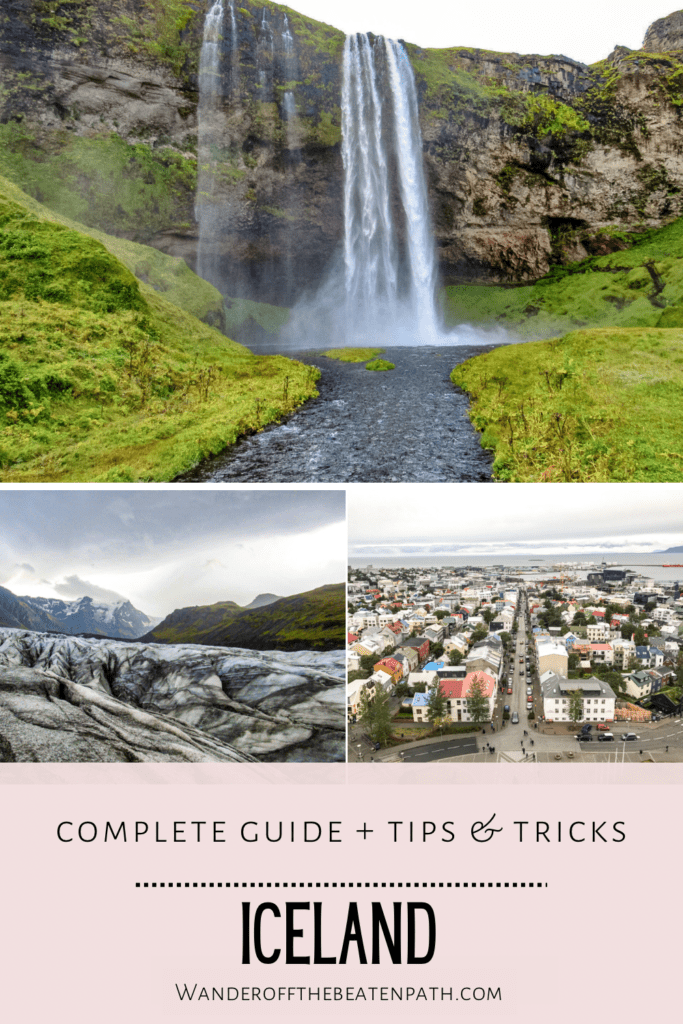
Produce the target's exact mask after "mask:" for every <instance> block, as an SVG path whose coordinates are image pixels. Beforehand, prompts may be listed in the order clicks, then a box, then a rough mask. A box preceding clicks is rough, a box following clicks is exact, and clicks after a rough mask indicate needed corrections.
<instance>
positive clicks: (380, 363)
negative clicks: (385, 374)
mask: <svg viewBox="0 0 683 1024" xmlns="http://www.w3.org/2000/svg"><path fill="white" fill-rule="evenodd" d="M365 369H366V370H375V371H380V372H381V371H383V370H395V369H396V364H395V363H390V362H389V361H388V360H387V359H373V360H372V361H371V362H369V363H366V364H365Z"/></svg>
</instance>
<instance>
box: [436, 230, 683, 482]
mask: <svg viewBox="0 0 683 1024" xmlns="http://www.w3.org/2000/svg"><path fill="white" fill-rule="evenodd" d="M605 234H606V237H611V238H615V237H616V239H617V241H618V243H619V244H620V245H621V246H629V245H630V248H625V249H623V250H622V251H618V252H612V253H609V254H607V255H604V256H593V257H589V258H588V259H585V260H583V261H581V262H579V263H574V264H570V265H568V266H566V267H555V268H554V269H553V270H552V271H551V273H550V274H548V275H547V277H545V278H543V279H541V280H540V281H538V282H536V284H534V285H528V286H524V287H519V288H499V287H481V286H463V287H458V288H449V289H446V294H445V297H444V308H445V311H446V317H447V320H448V322H449V323H451V324H454V323H457V322H460V323H462V322H468V323H475V324H477V323H478V324H483V325H487V326H498V325H502V326H505V327H506V328H508V329H511V330H512V331H513V333H514V334H515V335H517V336H518V337H520V338H529V337H532V338H533V337H536V338H538V337H539V336H541V337H543V336H544V335H545V336H547V335H550V334H553V333H557V334H560V333H563V332H570V333H567V334H566V335H565V336H564V337H555V338H552V339H551V340H548V341H545V342H541V341H537V342H535V343H533V344H526V345H513V346H509V347H505V348H501V349H497V350H496V351H495V352H492V353H489V354H487V355H482V356H479V357H477V358H475V359H473V360H469V361H468V362H467V363H465V364H463V365H462V366H461V367H458V368H456V370H455V371H454V372H453V374H452V380H453V381H454V383H456V384H459V385H460V386H461V387H463V388H464V389H465V390H466V391H468V392H470V394H471V395H472V396H473V407H472V412H471V418H472V421H473V423H474V424H475V426H477V428H478V429H480V430H482V431H483V437H482V444H483V445H484V447H486V448H490V449H492V450H493V451H494V452H495V462H494V473H495V475H496V477H498V478H499V479H502V480H542V481H546V480H583V481H586V480H670V481H674V480H681V479H683V450H682V447H681V436H682V434H681V428H680V417H678V416H677V413H676V410H677V408H678V407H679V405H680V402H681V397H682V395H683V391H682V385H683V352H682V351H681V344H682V340H683V219H679V220H676V221H674V222H673V223H672V224H669V225H668V226H666V227H664V228H659V229H656V230H652V231H647V232H643V233H642V234H641V235H636V236H630V237H629V236H625V235H623V234H622V233H619V232H616V231H615V232H613V233H611V234H609V235H608V233H607V232H606V233H605ZM577 327H582V328H585V329H583V330H578V331H577V330H576V328H577Z"/></svg>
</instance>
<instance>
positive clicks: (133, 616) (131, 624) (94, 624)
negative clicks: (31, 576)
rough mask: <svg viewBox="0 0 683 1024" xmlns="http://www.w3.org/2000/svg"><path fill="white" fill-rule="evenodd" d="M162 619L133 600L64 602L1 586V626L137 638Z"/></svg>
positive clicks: (125, 638)
mask: <svg viewBox="0 0 683 1024" xmlns="http://www.w3.org/2000/svg"><path fill="white" fill-rule="evenodd" d="M158 622H159V619H158V618H152V617H151V616H149V615H145V613H144V612H141V611H138V609H137V608H134V607H133V605H132V604H131V603H130V601H126V600H121V601H117V602H113V603H107V602H104V601H95V600H94V599H93V598H92V597H79V598H77V599H76V600H75V601H62V600H60V599H59V598H54V597H17V596H16V595H15V594H13V593H12V592H11V591H9V590H7V589H6V588H5V587H0V626H9V627H11V628H14V629H30V630H35V631H38V632H48V631H49V632H51V633H66V634H68V635H70V636H76V635H78V634H79V633H89V634H92V635H95V636H107V637H114V638H120V639H123V640H136V639H137V638H138V637H139V636H140V634H141V633H144V632H145V630H148V629H150V627H153V626H155V625H156V624H157V623H158Z"/></svg>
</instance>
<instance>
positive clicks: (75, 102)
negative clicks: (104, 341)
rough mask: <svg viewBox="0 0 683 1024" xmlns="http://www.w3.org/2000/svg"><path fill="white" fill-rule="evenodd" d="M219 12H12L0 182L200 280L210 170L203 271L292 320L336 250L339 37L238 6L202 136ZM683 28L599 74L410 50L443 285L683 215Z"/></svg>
mask: <svg viewBox="0 0 683 1024" xmlns="http://www.w3.org/2000/svg"><path fill="white" fill-rule="evenodd" d="M208 6H210V4H208V3H206V2H200V0H109V2H108V3H107V4H104V3H102V2H101V0H62V2H61V3H60V2H58V0H6V2H5V3H4V4H3V13H2V15H0V72H1V74H2V82H3V86H2V90H0V150H1V153H0V173H5V174H6V175H7V176H10V177H12V178H13V179H14V180H15V181H17V182H18V183H20V184H21V185H22V187H23V188H24V189H26V190H27V191H29V192H31V194H33V195H35V196H36V198H38V199H40V200H41V201H42V202H44V203H46V204H47V205H49V206H52V207H53V208H55V209H58V210H59V211H60V212H63V213H65V214H67V215H69V216H72V217H73V218H74V219H77V220H80V221H81V222H85V223H88V224H91V225H93V226H97V227H100V228H102V229H103V230H106V231H107V232H109V233H111V234H118V235H121V236H125V237H129V238H133V239H134V240H137V241H143V242H146V243H149V244H152V245H154V246H156V247H157V248H159V249H161V250H163V251H164V252H167V253H170V254H172V255H176V256H183V257H184V258H185V259H186V260H187V262H188V263H189V264H190V266H192V267H193V269H194V267H195V265H196V260H197V244H198V231H197V222H196V217H195V198H196V188H197V180H198V173H197V172H198V154H199V164H200V167H199V171H200V174H199V178H200V187H201V190H202V191H203V192H204V199H203V202H204V203H205V204H209V205H210V211H209V212H210V220H211V222H212V224H213V230H212V231H211V232H209V238H208V243H207V250H206V252H205V254H204V260H205V262H206V265H207V266H209V267H210V268H211V271H212V274H213V276H215V277H217V276H220V278H221V280H222V282H223V284H224V290H225V291H226V293H227V294H232V295H240V294H241V295H249V296H251V297H254V298H259V299H261V300H262V301H267V302H274V303H288V302H291V301H292V300H293V299H294V297H295V296H296V295H298V294H300V293H301V291H302V290H303V289H305V288H310V287H312V286H315V285H316V284H317V283H318V282H319V281H320V279H321V276H322V274H323V273H324V270H325V267H326V266H327V264H328V263H329V261H330V259H331V258H332V256H333V254H334V252H335V250H336V248H337V247H338V244H339V241H340V238H341V235H342V229H343V225H342V192H341V190H342V177H343V169H342V161H341V146H340V141H341V110H340V102H341V56H342V50H343V41H344V40H343V35H342V34H341V33H339V32H337V31H336V30H335V29H333V28H330V27H328V26H325V25H321V24H319V23H316V22H313V21H311V20H310V19H306V18H303V17H302V16H301V15H299V14H297V13H296V12H294V11H291V10H289V9H288V8H284V7H282V6H280V5H277V4H273V3H266V4H265V5H264V4H263V3H258V4H257V3H253V2H252V0H244V2H243V3H240V5H239V6H237V5H235V6H234V8H233V11H234V18H235V22H234V24H235V29H236V32H233V30H232V22H231V12H230V9H229V4H228V3H227V2H226V3H225V4H224V7H225V25H224V30H223V34H222V39H221V41H220V44H219V45H220V51H221V61H220V72H219V74H218V76H217V81H216V84H217V99H216V102H215V104H214V106H213V108H212V110H211V116H210V118H209V119H208V120H209V130H208V133H207V131H206V123H207V122H206V117H205V121H204V137H203V139H199V138H198V75H199V59H200V51H201V44H202V33H203V25H204V17H205V13H206V10H207V7H208ZM264 10H265V18H264V16H263V12H264ZM285 15H286V16H287V25H285ZM677 18H680V15H672V16H671V17H670V18H669V19H663V20H662V21H661V22H657V23H656V24H655V25H654V26H653V27H652V29H651V30H650V31H649V33H648V37H647V40H646V42H647V45H648V48H650V49H653V48H654V47H655V46H656V47H657V51H656V52H647V51H645V50H644V51H629V50H627V49H626V48H623V47H617V49H616V50H615V51H614V52H613V53H612V54H611V55H610V56H609V57H608V58H607V59H606V60H605V61H602V62H600V63H599V64H597V65H593V66H592V67H590V68H587V67H585V66H583V65H580V64H577V63H576V62H574V61H572V60H569V59H568V58H564V57H537V56H531V57H524V56H520V55H517V54H496V53H489V52H487V51H482V50H468V49H459V48H455V49H449V50H438V51H435V50H431V51H430V50H421V49H419V48H417V47H414V46H410V45H407V50H408V53H409V56H410V59H411V61H412V64H413V67H414V70H415V76H416V83H417V87H418V94H419V98H420V116H421V123H422V131H423V138H424V150H425V157H426V164H427V170H428V180H429V187H430V198H431V206H432V215H433V220H434V225H435V232H436V238H437V245H438V251H439V257H440V263H441V269H442V274H443V278H444V281H445V283H455V282H457V281H463V280H466V281H467V280H469V281H521V280H532V279H534V278H537V277H539V276H541V275H542V274H543V273H545V272H546V271H547V269H548V267H549V266H550V264H551V263H553V262H562V261H566V260H568V259H576V258H580V257H581V256H583V255H585V254H586V253H593V252H607V251H610V250H611V249H614V248H617V247H619V246H620V245H622V244H623V243H622V242H620V241H619V239H618V238H617V237H616V236H615V229H623V228H626V229H627V230H632V229H634V228H636V229H637V227H638V226H640V225H643V224H644V225H653V224H660V223H662V221H664V220H666V219H667V218H671V217H675V216H678V215H679V214H680V213H681V195H683V169H682V168H681V161H680V154H681V150H682V148H683V126H682V123H681V113H680V112H681V104H682V103H683V92H682V90H681V84H680V83H681V82H682V81H683V49H681V50H678V49H677V46H678V43H680V42H683V39H679V35H680V31H679V28H677V25H678V22H677V21H676V19H677ZM287 32H289V34H290V36H291V40H292V43H291V46H289V44H288V41H287V39H286V35H287ZM664 49H666V52H664V53H663V52H661V51H662V50H664ZM200 150H201V152H199V151H200Z"/></svg>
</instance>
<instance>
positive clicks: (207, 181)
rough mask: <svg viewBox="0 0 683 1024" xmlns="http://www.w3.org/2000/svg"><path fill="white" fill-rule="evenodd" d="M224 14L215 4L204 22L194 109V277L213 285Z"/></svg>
mask: <svg viewBox="0 0 683 1024" xmlns="http://www.w3.org/2000/svg"><path fill="white" fill-rule="evenodd" d="M224 20H225V10H224V8H223V0H215V3H214V4H213V6H212V7H211V8H210V10H209V12H208V14H207V15H206V20H205V21H204V39H203V42H202V49H201V53H200V56H199V104H198V108H197V123H198V127H197V136H198V138H197V165H198V167H197V199H196V202H195V218H196V220H197V225H198V229H199V240H198V243H197V274H198V275H199V276H200V277H203V278H204V279H205V280H207V281H212V283H215V281H214V280H213V278H214V277H215V267H214V259H213V255H212V249H213V246H212V245H211V239H212V237H213V233H214V230H215V210H214V202H213V196H214V192H215V186H216V166H215V155H214V152H213V150H214V149H215V144H216V138H217V128H218V121H219V116H220V115H219V111H220V101H221V97H222V94H223V82H222V76H221V63H222V62H221V49H222V42H223V24H224Z"/></svg>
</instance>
